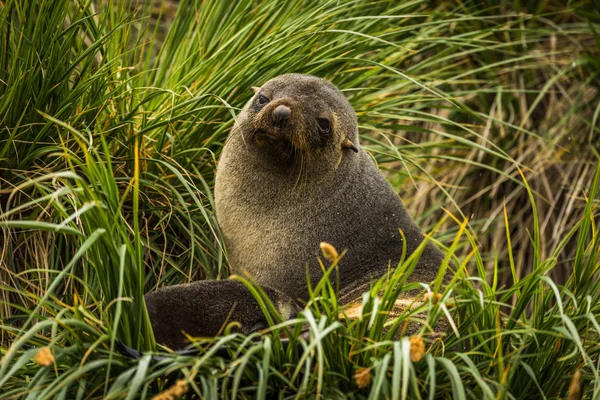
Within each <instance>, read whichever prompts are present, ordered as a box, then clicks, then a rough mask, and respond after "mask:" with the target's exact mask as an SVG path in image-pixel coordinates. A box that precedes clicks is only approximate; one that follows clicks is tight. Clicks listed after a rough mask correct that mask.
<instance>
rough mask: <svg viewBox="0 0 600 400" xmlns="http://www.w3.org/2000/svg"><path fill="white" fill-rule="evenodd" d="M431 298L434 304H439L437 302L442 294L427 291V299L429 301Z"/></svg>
mask: <svg viewBox="0 0 600 400" xmlns="http://www.w3.org/2000/svg"><path fill="white" fill-rule="evenodd" d="M429 299H431V301H432V302H433V304H437V302H438V301H440V300H441V299H442V294H441V293H432V292H427V293H425V301H429Z"/></svg>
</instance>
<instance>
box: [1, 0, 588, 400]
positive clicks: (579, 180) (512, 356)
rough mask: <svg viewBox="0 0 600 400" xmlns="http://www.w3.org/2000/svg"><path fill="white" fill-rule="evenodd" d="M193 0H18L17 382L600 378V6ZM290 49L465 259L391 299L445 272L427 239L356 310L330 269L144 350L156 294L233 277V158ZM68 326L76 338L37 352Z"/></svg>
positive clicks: (10, 318) (477, 386)
mask: <svg viewBox="0 0 600 400" xmlns="http://www.w3.org/2000/svg"><path fill="white" fill-rule="evenodd" d="M172 10H173V7H171V5H170V3H169V4H166V5H165V4H161V5H160V6H155V5H153V4H151V3H144V4H143V5H141V6H135V4H133V5H132V4H131V3H130V2H126V1H119V0H115V1H109V2H97V3H96V2H91V1H90V2H71V1H66V0H59V1H52V2H50V1H44V0H23V1H14V0H8V1H6V2H4V3H3V4H2V5H0V129H2V135H1V136H0V227H1V228H2V237H1V240H2V248H1V251H0V285H1V289H2V291H1V294H0V302H1V308H0V310H1V311H0V312H1V314H0V315H1V324H2V336H1V338H0V340H1V342H2V348H1V350H0V351H1V352H2V363H1V365H0V392H1V393H2V397H3V398H21V397H29V398H127V399H129V398H134V397H140V398H147V397H152V396H153V395H155V394H157V393H160V392H164V391H170V392H169V393H171V394H176V393H180V394H182V393H183V392H184V391H186V390H187V392H188V393H190V394H196V395H202V396H203V397H210V398H216V397H224V398H225V397H236V396H239V397H259V398H265V397H266V396H274V395H279V396H281V397H295V396H307V397H313V396H323V397H325V398H337V397H344V396H348V395H351V396H353V397H356V398H363V397H369V398H379V397H391V398H456V399H461V398H478V399H479V398H486V399H487V398H548V399H550V398H565V397H567V396H569V393H571V395H572V396H575V394H574V392H575V389H574V388H579V389H580V390H581V392H582V393H583V394H584V396H586V398H597V397H600V385H599V383H598V382H600V376H599V374H600V373H599V372H598V352H599V350H600V348H599V346H598V342H599V333H600V325H599V324H598V316H599V314H600V312H599V304H598V303H599V295H598V293H599V288H598V285H599V283H598V276H597V275H598V273H597V270H598V265H600V264H599V262H600V261H599V251H600V247H599V239H598V237H599V230H598V223H599V222H600V218H599V214H598V208H597V207H598V204H599V203H600V195H599V194H598V188H597V185H598V181H599V179H600V177H599V175H600V169H599V167H598V157H599V153H598V150H599V147H598V146H599V143H600V140H599V139H598V138H599V134H600V132H599V130H600V128H598V119H599V115H600V103H599V102H598V91H599V90H600V84H599V83H600V80H599V75H598V74H599V73H600V64H599V63H598V61H597V60H598V54H599V51H600V39H599V36H598V33H597V32H598V28H599V26H598V23H599V22H600V18H599V17H598V10H595V9H594V8H593V6H591V5H589V4H588V3H587V2H584V1H575V2H570V3H569V4H568V5H566V6H565V5H563V4H560V2H552V1H550V2H545V3H542V5H539V6H538V5H537V4H533V3H531V2H525V1H522V2H519V1H517V2H500V4H499V5H496V2H488V3H485V2H483V3H481V2H480V3H475V2H454V1H439V2H428V1H411V2H395V1H373V2H365V1H343V2H338V1H314V2H313V1H299V0H292V1H286V2H277V1H264V2H242V1H241V2H223V1H217V0H208V1H191V0H188V1H181V2H180V4H179V6H178V8H177V15H175V16H173V15H170V11H172ZM161 20H167V21H168V22H169V25H168V26H170V29H169V30H168V31H165V29H164V26H165V25H162V24H161V22H160V21H161ZM284 72H303V73H312V74H316V75H319V76H322V77H326V78H328V79H331V80H332V81H333V82H334V83H335V84H336V85H338V86H339V87H340V88H341V89H342V90H344V91H345V92H346V93H347V94H348V97H349V99H350V101H351V103H352V104H353V106H354V107H355V109H356V110H357V113H358V117H359V124H360V130H361V135H362V144H363V145H364V146H365V147H366V148H367V149H368V150H369V151H370V152H371V153H372V154H373V156H374V157H375V159H376V160H377V162H378V163H379V165H380V167H381V169H382V170H384V172H385V174H386V176H387V177H388V179H389V181H390V182H391V183H392V185H393V186H394V187H395V188H397V190H398V191H399V193H400V194H401V197H402V198H403V200H404V202H405V204H406V205H407V207H408V208H409V209H410V211H411V212H412V213H413V214H414V215H417V216H418V221H419V223H420V225H421V226H423V227H424V228H425V229H426V231H434V232H435V239H436V240H438V241H440V242H441V243H442V244H443V245H446V248H447V251H448V257H454V259H455V262H456V265H458V266H459V270H458V271H457V273H456V274H455V277H454V278H453V284H452V285H450V287H449V288H447V289H446V290H445V292H444V293H443V297H442V299H441V300H440V301H437V302H435V301H433V299H435V296H434V297H430V300H427V301H425V302H424V303H423V304H422V305H419V306H418V307H416V308H414V309H409V310H407V311H405V312H403V313H401V314H400V315H399V316H397V317H395V318H393V319H389V318H388V314H389V312H390V310H391V309H392V307H393V304H394V302H395V300H396V298H397V296H398V294H399V293H400V292H401V291H404V290H409V289H413V288H415V287H416V288H420V287H421V286H415V284H410V285H409V284H407V283H406V282H405V279H406V276H407V274H408V273H410V271H411V269H412V268H414V265H415V261H416V258H415V257H416V256H417V255H415V256H414V257H409V258H408V259H406V260H404V261H403V262H402V263H400V265H399V266H398V268H397V269H396V271H395V272H393V273H392V274H391V275H390V276H387V277H384V278H382V280H381V281H379V282H377V283H374V285H373V288H372V290H371V291H370V292H369V293H366V294H365V295H364V298H363V308H362V317H360V318H358V319H352V320H350V319H346V318H345V317H341V318H340V312H341V311H342V310H340V308H339V306H338V304H337V299H336V297H335V291H334V290H333V287H332V286H331V284H330V283H329V282H328V281H327V280H324V281H323V282H321V284H320V285H319V286H318V287H316V288H314V292H313V295H312V300H311V301H310V302H309V304H307V305H306V309H305V311H304V313H302V314H301V315H300V316H299V317H298V318H297V319H295V320H291V321H283V322H281V319H280V318H278V316H277V315H273V319H272V320H273V324H274V325H273V326H272V327H271V328H270V331H271V332H269V333H265V334H264V335H255V336H254V337H250V338H246V337H241V336H239V335H236V334H233V333H231V332H230V331H226V332H225V334H224V335H223V336H222V337H219V338H215V339H210V340H203V341H201V342H200V343H199V344H198V346H199V348H200V354H199V355H197V356H182V355H167V356H165V357H164V358H162V359H160V360H155V359H153V358H152V356H151V355H150V353H147V354H145V355H144V356H142V357H141V358H140V359H139V360H131V359H129V358H127V357H126V356H124V355H123V354H121V353H120V352H119V351H117V348H116V341H117V340H119V341H122V342H123V343H125V344H127V345H129V346H131V347H134V348H137V349H140V350H143V351H148V350H154V349H156V347H155V343H154V340H153V336H152V332H151V329H150V325H149V322H148V318H147V315H146V311H145V307H144V304H143V301H142V299H143V293H145V292H148V291H150V290H153V289H155V288H157V287H160V286H163V285H170V284H176V283H182V282H190V281H193V280H197V279H204V278H211V279H213V278H222V277H225V276H227V263H226V261H225V254H224V250H223V248H222V244H221V240H220V233H219V230H218V226H217V224H216V220H215V217H214V212H213V210H214V207H213V199H212V195H211V187H212V185H213V179H214V168H215V165H216V159H217V158H218V155H219V151H220V148H221V146H222V145H223V142H224V140H225V138H226V136H227V133H228V131H229V129H230V128H231V126H232V123H233V118H234V115H235V113H236V112H237V110H238V109H239V107H241V106H242V105H243V103H244V102H245V101H246V100H247V98H248V97H249V95H250V92H249V91H248V90H249V88H250V87H251V86H256V85H260V84H261V83H263V82H264V81H266V80H267V79H269V78H271V77H273V76H276V75H278V74H281V73H284ZM438 221H439V222H438ZM338 250H340V251H341V250H342V249H338ZM324 267H325V268H332V267H331V265H330V263H329V262H324ZM330 271H331V273H334V272H333V271H334V269H330ZM438 284H439V282H438V283H437V284H435V285H434V287H431V288H426V287H422V290H423V292H427V291H437V289H438V288H437V287H436V286H437V285H438ZM256 295H257V296H260V293H259V292H258V291H257V292H256ZM264 307H265V312H267V313H274V309H273V308H272V307H269V304H268V302H265V303H264ZM409 322H410V323H411V326H417V327H418V333H417V334H418V335H419V336H420V337H421V338H422V339H423V340H424V350H425V355H424V356H423V358H422V359H421V360H417V358H418V357H416V355H415V346H416V345H418V343H419V340H418V339H417V336H416V334H415V335H413V336H412V341H411V338H410V337H408V336H406V335H404V336H403V334H404V333H406V329H407V327H408V323H409ZM303 326H308V329H309V333H308V335H302V334H301V329H302V327H303ZM435 326H443V327H445V328H444V332H443V333H441V334H433V333H432V331H431V328H432V327H435ZM282 331H285V332H286V334H287V336H288V338H289V344H287V345H285V344H284V343H282V341H281V339H280V337H279V333H280V332H282ZM411 345H412V353H413V354H412V357H411ZM222 346H226V347H227V349H228V350H227V351H228V356H227V357H223V356H222V354H221V352H220V349H221V348H222ZM46 347H47V348H48V349H49V351H50V354H51V357H48V354H47V353H48V352H47V351H45V353H43V354H44V355H46V357H45V358H42V357H41V356H40V357H38V358H34V356H36V355H37V354H38V352H39V349H40V348H46ZM417 347H418V346H417ZM217 353H218V354H217ZM35 360H38V362H37V363H36V361H35ZM40 360H41V361H40ZM44 360H45V361H44ZM44 363H48V364H49V365H48V366H42V365H40V364H44ZM574 376H578V377H579V378H577V379H579V383H578V382H577V381H576V380H573V377H574ZM165 396H166V394H165ZM573 398H576V397H573Z"/></svg>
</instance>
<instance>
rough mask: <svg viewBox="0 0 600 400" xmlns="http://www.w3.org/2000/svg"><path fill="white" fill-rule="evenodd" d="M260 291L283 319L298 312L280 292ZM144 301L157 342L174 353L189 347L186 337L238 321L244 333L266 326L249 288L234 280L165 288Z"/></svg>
mask: <svg viewBox="0 0 600 400" xmlns="http://www.w3.org/2000/svg"><path fill="white" fill-rule="evenodd" d="M261 289H262V290H263V291H264V293H265V294H266V295H267V296H268V297H269V298H270V299H271V301H272V302H273V305H274V306H275V308H276V309H277V311H278V312H279V314H280V315H281V316H282V317H283V318H285V319H289V318H292V317H294V316H295V314H296V313H297V312H298V311H299V310H300V308H299V306H298V304H297V303H296V302H295V301H293V300H292V299H291V298H289V297H288V296H286V295H285V294H283V293H282V292H280V291H278V290H275V289H272V288H269V287H264V286H263V287H261ZM144 299H145V301H146V307H147V308H148V314H149V316H150V322H151V324H152V330H153V331H154V337H155V339H156V342H157V343H160V344H162V345H165V346H167V347H169V348H171V349H173V350H177V349H183V348H185V347H186V346H187V345H189V341H188V340H187V338H186V334H187V335H189V336H193V337H213V336H217V335H219V334H220V333H221V332H222V331H223V329H224V328H225V327H226V325H227V324H228V323H230V322H234V321H235V322H238V323H239V324H240V326H239V332H240V333H243V334H249V333H251V332H253V331H255V330H256V329H257V327H261V326H262V327H267V326H268V323H267V320H266V317H265V315H264V314H263V311H262V309H261V307H260V305H259V304H258V302H257V301H256V299H255V298H254V296H253V295H252V293H251V292H250V290H249V289H248V287H247V286H246V285H245V284H244V283H242V282H240V281H237V280H229V279H228V280H207V281H198V282H193V283H190V284H186V285H175V286H169V287H164V288H161V289H159V290H157V291H156V292H153V293H148V294H147V295H146V296H145V297H144ZM184 332H185V334H184Z"/></svg>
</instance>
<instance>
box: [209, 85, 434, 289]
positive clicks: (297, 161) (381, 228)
mask: <svg viewBox="0 0 600 400" xmlns="http://www.w3.org/2000/svg"><path fill="white" fill-rule="evenodd" d="M261 95H263V96H266V97H267V98H268V99H269V100H270V101H269V102H268V103H266V104H264V105H261V104H259V97H260V96H261ZM279 105H285V106H287V107H289V108H290V109H291V110H292V113H291V117H290V119H289V121H288V123H287V124H286V125H285V126H284V127H283V128H281V127H275V126H274V124H273V115H272V114H273V110H274V109H275V108H276V107H277V106H279ZM319 117H326V118H328V119H329V120H330V121H331V123H332V125H333V131H332V132H330V134H328V135H324V134H323V133H322V132H321V130H320V129H319V126H318V125H317V118H319ZM348 141H349V142H350V143H351V144H352V145H353V147H354V148H352V147H351V146H350V145H349V144H348ZM354 150H357V152H355V151H354ZM215 202H216V211H217V218H218V220H219V224H220V226H221V230H222V232H223V236H224V238H225V244H226V247H227V252H228V256H229V262H230V264H231V268H232V271H233V272H234V273H238V274H242V273H244V272H248V273H249V274H250V275H252V276H253V277H254V278H255V279H256V280H257V282H258V283H259V284H261V285H265V286H269V287H272V288H275V289H278V290H280V291H282V292H284V293H285V294H287V295H288V296H290V297H292V298H293V299H303V300H306V299H307V297H308V291H307V286H306V273H307V268H308V272H309V276H310V281H311V283H312V284H313V285H315V284H316V283H317V282H318V280H319V279H320V278H321V276H322V271H321V268H320V267H319V265H318V262H317V258H318V256H319V243H320V242H323V241H324V242H328V243H331V244H332V245H334V246H335V247H336V248H337V249H339V250H342V249H347V254H346V255H345V257H344V258H343V259H342V260H341V261H340V284H341V289H342V293H347V292H348V291H354V290H355V289H356V288H360V287H362V286H363V285H364V284H365V282H368V281H369V280H370V279H373V278H378V277H381V276H382V275H383V274H385V273H386V272H387V271H388V265H391V266H392V267H395V266H396V264H397V263H398V261H399V259H400V258H401V254H402V247H403V240H402V237H401V235H400V234H399V229H401V230H402V231H403V232H404V234H405V237H406V243H405V245H406V248H407V253H408V254H411V253H412V252H413V251H414V250H415V249H416V248H417V247H418V246H419V244H420V243H422V241H423V235H422V233H421V231H420V229H419V228H418V227H417V226H416V225H415V223H414V222H413V220H412V218H411V217H410V216H409V215H408V213H407V212H406V210H405V208H404V207H403V205H402V203H401V202H400V199H399V198H398V196H397V194H396V193H394V191H393V190H392V188H391V187H390V185H389V184H388V183H387V182H386V180H385V178H384V177H383V175H382V174H381V172H380V171H379V169H378V168H377V166H376V165H375V163H374V162H373V160H372V159H371V157H370V156H369V154H368V153H367V152H366V151H365V150H364V149H363V148H362V147H360V145H359V142H358V128H357V121H356V115H355V113H354V110H353V109H352V107H351V106H350V104H349V103H348V101H347V100H346V98H345V97H344V96H343V94H342V93H341V92H340V91H339V90H338V89H337V88H336V87H335V86H334V85H332V84H331V83H330V82H328V81H326V80H323V79H320V78H316V77H313V76H308V75H299V74H288V75H282V76H279V77H277V78H275V79H272V80H270V81H269V82H267V83H266V84H265V85H264V86H262V88H260V90H258V91H256V93H255V95H254V96H253V97H252V99H250V101H249V102H248V103H247V104H246V106H245V107H244V109H243V110H242V112H241V113H240V115H239V116H238V118H237V121H236V123H235V126H234V128H233V131H232V133H231V135H230V137H229V139H228V141H227V143H226V145H225V147H224V149H223V154H222V155H221V159H220V161H219V165H218V167H217V176H216V186H215ZM442 259H443V254H442V253H441V252H440V251H439V250H438V249H437V248H436V247H435V246H434V245H433V244H428V245H427V246H426V248H425V250H424V252H423V254H422V257H421V259H420V261H419V263H418V266H417V268H416V270H415V272H414V273H413V276H412V278H411V281H420V282H431V281H432V280H433V279H434V278H435V276H436V274H437V271H438V267H439V265H440V263H441V261H442Z"/></svg>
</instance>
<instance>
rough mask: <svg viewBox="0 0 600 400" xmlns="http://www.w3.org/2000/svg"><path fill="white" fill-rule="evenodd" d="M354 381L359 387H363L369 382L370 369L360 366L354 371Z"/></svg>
mask: <svg viewBox="0 0 600 400" xmlns="http://www.w3.org/2000/svg"><path fill="white" fill-rule="evenodd" d="M354 382H355V383H356V386H358V388H359V389H364V388H366V387H367V386H369V385H370V384H371V369H370V368H360V369H359V370H358V371H356V372H355V373H354Z"/></svg>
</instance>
